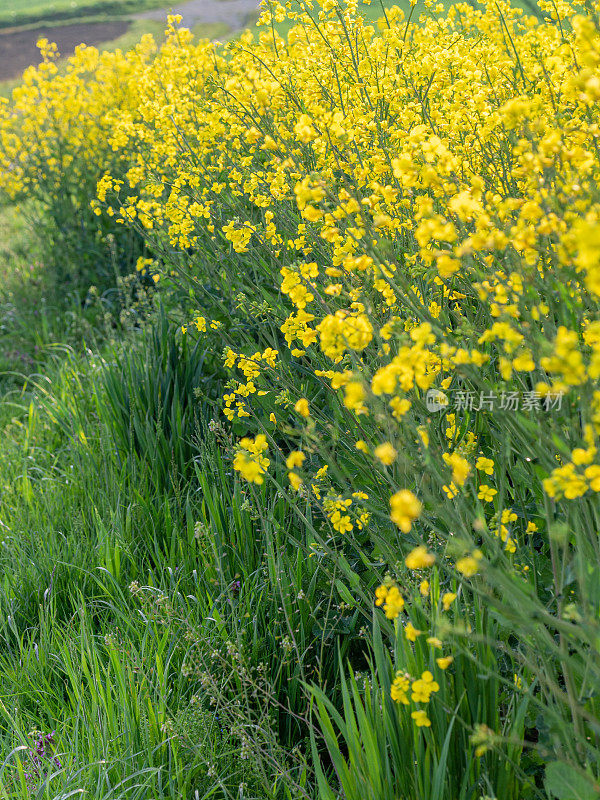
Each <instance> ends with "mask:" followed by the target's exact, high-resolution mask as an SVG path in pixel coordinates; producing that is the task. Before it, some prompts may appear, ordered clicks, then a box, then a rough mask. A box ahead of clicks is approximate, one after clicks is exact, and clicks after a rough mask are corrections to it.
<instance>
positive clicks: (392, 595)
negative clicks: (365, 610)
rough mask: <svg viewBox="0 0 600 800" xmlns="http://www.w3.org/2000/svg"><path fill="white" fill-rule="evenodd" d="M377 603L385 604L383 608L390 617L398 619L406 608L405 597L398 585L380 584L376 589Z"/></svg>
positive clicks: (378, 604) (379, 604)
mask: <svg viewBox="0 0 600 800" xmlns="http://www.w3.org/2000/svg"><path fill="white" fill-rule="evenodd" d="M375 596H376V597H377V599H376V600H375V605H377V606H383V610H384V612H385V615H386V617H387V618H388V619H396V617H397V616H398V615H399V614H400V612H401V611H402V609H403V608H404V598H403V597H402V595H401V594H400V591H399V590H398V587H397V586H391V587H387V586H379V588H378V589H376V590H375Z"/></svg>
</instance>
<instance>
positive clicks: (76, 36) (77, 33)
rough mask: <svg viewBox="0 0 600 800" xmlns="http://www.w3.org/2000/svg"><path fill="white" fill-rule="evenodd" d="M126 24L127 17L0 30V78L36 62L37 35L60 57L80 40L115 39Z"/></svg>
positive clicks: (96, 43)
mask: <svg viewBox="0 0 600 800" xmlns="http://www.w3.org/2000/svg"><path fill="white" fill-rule="evenodd" d="M129 25H130V22H128V21H127V20H115V21H112V22H77V23H72V24H70V25H59V26H57V27H54V26H46V27H45V26H41V27H39V28H35V29H31V30H9V31H0V81H6V80H10V79H11V78H17V77H18V76H19V75H20V74H21V73H22V72H23V70H25V69H27V67H29V66H31V65H32V64H35V65H37V64H39V63H40V60H41V59H40V53H39V50H38V49H37V47H36V46H35V45H36V42H37V41H38V39H40V38H41V37H46V38H47V39H49V40H50V41H51V42H56V44H57V45H58V52H59V53H60V54H61V56H68V55H71V53H73V52H74V50H75V48H76V47H77V45H80V44H82V43H83V42H85V44H89V45H98V44H103V43H104V42H109V41H111V39H116V38H117V37H118V36H121V35H122V34H124V33H125V31H126V30H127V29H128V27H129Z"/></svg>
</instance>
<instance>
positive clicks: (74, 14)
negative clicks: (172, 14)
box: [0, 0, 165, 27]
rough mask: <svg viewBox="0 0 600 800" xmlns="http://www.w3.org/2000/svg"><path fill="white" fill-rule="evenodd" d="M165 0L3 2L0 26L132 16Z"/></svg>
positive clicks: (158, 6)
mask: <svg viewBox="0 0 600 800" xmlns="http://www.w3.org/2000/svg"><path fill="white" fill-rule="evenodd" d="M163 5H165V3H164V2H163V0H33V2H31V3H24V2H23V1H22V0H3V3H2V7H1V8H0V27H11V26H16V25H26V24H31V23H34V22H42V21H43V22H49V21H52V20H69V21H70V22H76V21H77V20H78V19H79V18H81V17H90V16H93V15H102V14H112V15H115V14H123V15H126V14H133V13H136V12H138V11H144V10H145V9H148V8H160V7H161V6H163Z"/></svg>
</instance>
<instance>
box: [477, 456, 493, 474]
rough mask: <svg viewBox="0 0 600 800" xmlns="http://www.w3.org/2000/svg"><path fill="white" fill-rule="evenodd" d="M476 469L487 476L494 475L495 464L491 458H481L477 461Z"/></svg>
mask: <svg viewBox="0 0 600 800" xmlns="http://www.w3.org/2000/svg"><path fill="white" fill-rule="evenodd" d="M475 467H476V468H477V469H478V470H480V471H481V472H485V474H486V475H493V474H494V462H493V460H492V459H491V458H484V457H483V456H480V457H479V458H478V459H477V463H476V464H475Z"/></svg>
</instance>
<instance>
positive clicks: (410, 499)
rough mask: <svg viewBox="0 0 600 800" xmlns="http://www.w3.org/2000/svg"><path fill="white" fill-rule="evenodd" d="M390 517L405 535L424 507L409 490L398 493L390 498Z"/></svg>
mask: <svg viewBox="0 0 600 800" xmlns="http://www.w3.org/2000/svg"><path fill="white" fill-rule="evenodd" d="M390 509H391V512H390V517H391V519H392V522H395V523H396V525H397V526H398V527H399V528H400V530H401V531H402V532H403V533H408V532H409V531H410V529H411V528H412V524H413V522H414V521H415V520H416V519H417V517H418V516H419V514H420V513H421V509H422V505H421V503H420V502H419V501H418V500H417V498H416V497H415V495H414V494H413V493H412V492H410V491H409V490H408V489H402V490H401V491H399V492H396V494H395V495H393V496H392V497H391V498H390Z"/></svg>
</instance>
